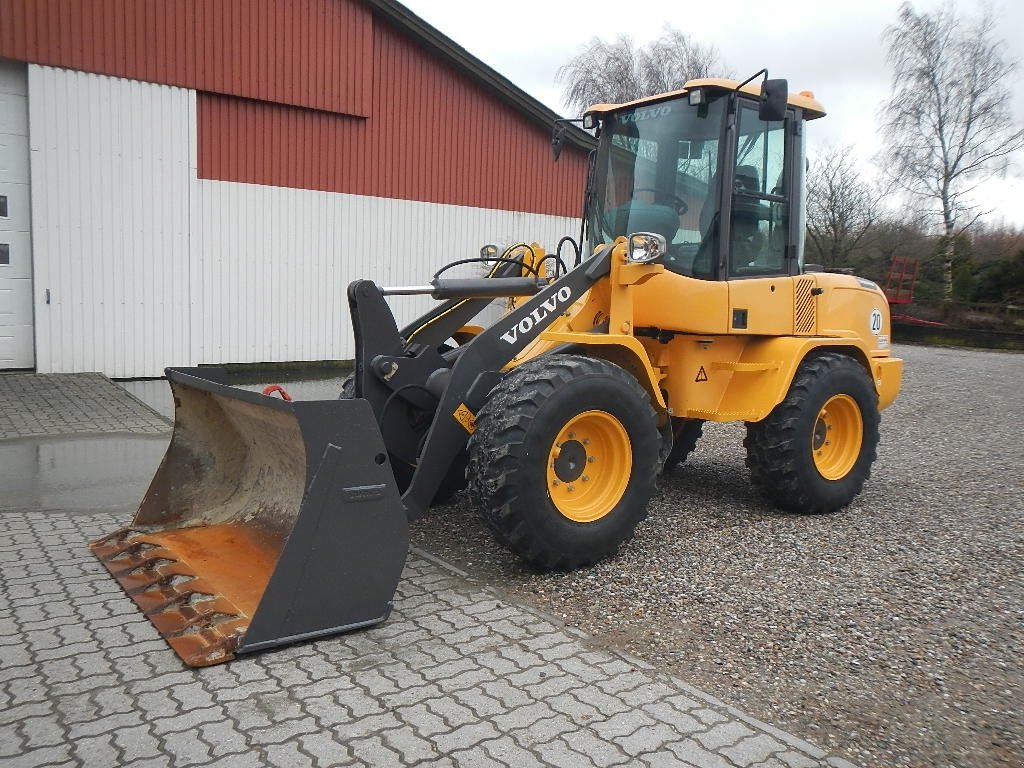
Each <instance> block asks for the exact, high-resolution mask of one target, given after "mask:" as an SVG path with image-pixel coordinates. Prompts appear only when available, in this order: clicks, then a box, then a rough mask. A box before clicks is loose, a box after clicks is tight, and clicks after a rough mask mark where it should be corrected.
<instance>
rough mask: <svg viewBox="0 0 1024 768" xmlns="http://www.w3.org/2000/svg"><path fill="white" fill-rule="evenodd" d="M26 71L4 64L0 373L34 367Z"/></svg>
mask: <svg viewBox="0 0 1024 768" xmlns="http://www.w3.org/2000/svg"><path fill="white" fill-rule="evenodd" d="M27 72H28V68H27V66H26V65H25V64H23V63H21V62H17V61H6V60H3V59H0V368H32V367H33V366H34V365H35V349H34V336H33V333H32V234H31V226H32V217H31V215H30V211H29V186H28V183H29V178H28V84H27V81H28V76H27Z"/></svg>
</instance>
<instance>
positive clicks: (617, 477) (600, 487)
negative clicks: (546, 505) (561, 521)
mask: <svg viewBox="0 0 1024 768" xmlns="http://www.w3.org/2000/svg"><path fill="white" fill-rule="evenodd" d="M547 467H548V469H547V484H548V495H549V496H550V497H551V501H552V503H553V504H554V505H555V507H556V508H557V509H558V511H559V512H561V513H562V515H564V516H565V517H567V518H568V519H570V520H572V521H573V522H576V523H590V522H593V521H595V520H599V519H601V518H602V517H604V516H605V515H607V514H608V513H609V512H611V511H612V510H613V509H614V508H615V505H617V504H618V503H619V500H620V499H621V498H622V494H623V493H625V491H626V486H627V485H629V478H630V476H631V473H632V469H633V450H632V446H631V445H630V442H629V435H628V434H627V433H626V430H625V428H624V427H623V426H622V424H621V423H620V422H619V420H618V419H617V418H615V417H614V416H613V415H612V414H610V413H608V412H606V411H586V412H584V413H580V414H577V415H576V416H573V417H572V418H571V419H569V420H568V421H567V422H566V423H565V425H564V426H563V427H562V429H561V430H559V432H558V435H556V437H555V440H554V442H553V443H552V446H551V451H550V454H549V455H548V464H547Z"/></svg>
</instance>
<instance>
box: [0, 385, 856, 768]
mask: <svg viewBox="0 0 1024 768" xmlns="http://www.w3.org/2000/svg"><path fill="white" fill-rule="evenodd" d="M86 376H87V378H86V379H84V380H83V381H67V380H63V381H60V382H53V381H46V380H45V379H46V377H39V376H34V375H33V376H26V377H21V376H17V375H11V374H6V375H0V412H3V418H2V419H0V425H5V426H4V428H5V430H6V431H5V432H4V433H2V434H3V438H2V439H0V764H2V765H4V766H26V767H27V766H44V765H78V766H84V765H88V766H93V765H104V766H120V765H132V766H171V765H203V766H206V765H218V766H227V765H238V766H305V765H310V766H329V765H371V766H412V765H432V766H433V765H439V766H490V765H495V766H517V767H518V766H531V765H537V766H544V765H547V766H597V765H602V766H603V765H649V766H670V765H672V766H717V767H718V768H737V767H739V768H780V766H781V767H783V768H785V767H787V766H789V767H797V766H800V767H806V766H812V767H813V766H831V767H832V768H844V767H848V766H850V763H848V762H846V761H845V760H842V759H840V758H837V757H834V756H829V755H828V754H827V753H826V752H825V751H824V750H822V749H820V748H819V747H817V746H815V745H813V744H811V743H809V742H807V741H804V740H802V739H800V738H798V737H796V736H794V735H792V734H789V733H786V732H784V731H781V730H779V729H777V728H774V727H772V726H771V725H768V724H766V723H763V722H760V721H758V720H756V719H754V718H751V717H749V716H747V715H745V714H744V713H742V712H740V711H738V710H736V709H734V708H732V707H730V706H728V705H726V704H724V703H723V702H721V701H719V700H718V699H716V698H715V697H713V696H710V695H708V694H706V693H704V692H702V691H700V690H697V689H696V688H694V687H692V686H690V685H688V684H687V683H686V682H684V681H683V680H681V679H679V678H677V677H673V676H670V675H667V674H664V673H662V672H659V671H658V670H657V669H655V668H654V667H652V666H650V665H649V664H646V663H644V662H641V661H639V660H637V659H635V658H632V657H630V656H627V655H624V654H622V653H621V652H619V651H617V650H614V649H610V648H607V647H605V646H603V645H601V644H599V643H597V642H595V641H594V640H593V639H592V638H590V637H588V636H586V635H584V634H582V633H580V632H578V631H576V630H573V629H570V628H567V627H565V626H564V625H562V624H561V623H560V622H559V621H558V620H557V619H554V618H552V617H550V616H547V615H545V614H543V613H540V612H538V611H536V610H534V609H531V608H528V607H526V606H524V605H521V604H518V603H516V602H515V601H513V600H509V599H508V597H507V596H506V595H505V594H504V593H503V592H501V590H500V589H498V588H495V587H492V586H489V585H487V584H483V583H480V582H478V581H475V580H473V579H471V578H469V577H467V576H466V574H464V573H462V572H461V571H459V570H457V569H455V568H453V567H452V566H450V565H448V564H446V563H444V562H441V561H439V560H437V559H436V558H434V557H433V556H431V555H429V554H428V553H426V552H422V551H418V550H413V551H412V552H411V553H410V555H409V558H408V561H407V563H406V568H405V571H404V572H403V577H402V581H401V583H400V585H399V588H398V592H397V594H396V597H395V608H394V612H393V614H392V616H391V618H390V619H389V620H388V621H387V622H385V623H384V624H382V625H379V626H377V627H374V628H371V629H368V630H363V631H358V632H352V633H349V634H346V635H341V636H338V637H332V638H327V639H323V640H318V641H316V642H309V643H302V644H298V645H295V646H291V647H288V648H284V649H281V650H277V651H274V652H270V653H265V654H259V655H254V656H246V657H244V658H239V659H237V660H235V661H234V662H231V663H230V664H227V665H222V666H219V667H211V668H207V669H198V670H197V669H189V668H185V667H184V666H183V665H182V664H181V663H180V662H179V661H178V659H177V657H176V656H175V655H174V653H173V652H172V651H171V650H170V648H169V647H168V646H167V645H166V644H165V643H164V641H163V640H162V639H161V637H160V636H159V634H158V633H157V631H156V630H155V629H154V628H153V626H152V625H151V624H150V623H149V621H148V620H147V619H146V618H145V617H144V616H142V615H141V614H140V613H139V612H138V610H137V609H136V607H135V605H134V604H133V603H132V602H131V600H130V599H129V598H128V597H127V596H126V595H125V594H124V593H123V592H122V591H121V589H120V587H119V586H118V585H117V583H116V582H114V581H113V580H112V579H111V578H110V577H109V575H108V574H107V572H106V570H105V569H104V568H103V566H102V565H101V564H100V563H99V562H98V561H97V560H96V559H95V558H94V557H93V556H92V554H91V553H90V552H89V550H88V549H87V548H86V543H87V542H88V541H89V540H90V539H92V538H94V537H96V536H99V535H101V534H103V533H107V532H110V531H112V530H114V529H116V528H117V527H119V526H121V525H124V524H126V523H128V521H129V520H130V517H131V514H132V512H133V511H134V509H135V507H136V506H137V503H138V500H139V498H140V497H141V495H142V493H143V492H144V490H145V488H146V487H147V485H148V482H149V479H150V476H151V474H152V472H153V469H154V468H155V466H156V464H157V463H158V462H159V460H160V457H161V455H162V453H163V446H164V445H165V444H166V441H167V439H168V437H169V433H168V422H167V421H166V419H164V418H163V417H161V416H160V415H159V414H157V413H155V412H152V411H149V410H148V409H147V408H145V407H144V406H141V404H140V402H139V400H138V399H136V397H133V396H131V395H129V394H128V392H127V391H125V390H123V389H120V388H118V387H116V386H115V385H114V384H112V383H110V382H108V381H106V380H103V381H99V380H97V378H96V375H95V374H88V375H86ZM19 379H21V380H19ZM325 381H329V380H321V381H320V383H318V384H317V385H316V386H317V387H318V388H320V389H319V390H317V391H320V392H323V391H333V392H334V393H335V394H336V392H337V388H336V387H337V386H338V384H337V382H332V383H330V384H328V383H324V382H325ZM251 386H253V387H256V386H258V385H251ZM65 388H66V389H67V390H68V391H70V392H72V393H73V395H69V396H65V392H64V390H65ZM291 388H292V389H293V391H294V394H295V395H296V396H300V397H301V396H304V393H305V392H307V390H306V389H305V388H303V387H294V386H293V387H291ZM154 391H156V392H158V391H159V389H158V388H154ZM33 393H35V395H33ZM33 396H35V397H36V399H37V400H38V402H33ZM314 396H317V397H323V395H322V394H320V395H314ZM331 396H333V395H331ZM13 403H17V408H18V409H20V410H19V411H14V410H13V407H14V406H12V404H13ZM18 425H22V426H23V428H24V430H25V431H26V432H28V433H29V434H28V435H26V436H18V433H17V432H16V428H17V427H18Z"/></svg>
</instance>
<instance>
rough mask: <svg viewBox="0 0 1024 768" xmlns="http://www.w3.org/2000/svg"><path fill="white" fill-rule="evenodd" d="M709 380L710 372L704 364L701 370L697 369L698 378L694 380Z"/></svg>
mask: <svg viewBox="0 0 1024 768" xmlns="http://www.w3.org/2000/svg"><path fill="white" fill-rule="evenodd" d="M707 380H708V372H707V371H705V370H704V366H703V365H702V366H701V367H700V370H699V371H697V378H696V379H694V381H707Z"/></svg>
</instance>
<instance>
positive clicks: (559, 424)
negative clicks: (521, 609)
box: [466, 355, 661, 570]
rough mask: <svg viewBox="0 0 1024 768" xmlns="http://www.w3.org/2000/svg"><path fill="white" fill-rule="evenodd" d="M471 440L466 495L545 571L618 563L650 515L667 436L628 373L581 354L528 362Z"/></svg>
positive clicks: (496, 393) (501, 390)
mask: <svg viewBox="0 0 1024 768" xmlns="http://www.w3.org/2000/svg"><path fill="white" fill-rule="evenodd" d="M476 425H477V429H476V431H475V432H474V434H473V436H472V437H471V438H470V440H469V466H468V468H467V470H466V477H467V479H468V481H469V484H468V491H469V494H470V498H471V499H472V501H473V505H474V506H475V507H476V509H477V511H478V513H479V514H480V515H481V517H482V518H483V519H484V521H485V522H486V523H487V525H488V526H489V527H490V528H491V530H492V531H493V532H494V534H495V536H496V538H497V539H498V540H499V541H500V542H502V543H503V544H505V545H506V546H508V547H509V548H510V549H511V550H512V551H513V552H515V553H516V554H517V555H519V556H520V557H521V558H523V559H524V560H526V561H527V562H529V563H531V564H532V565H534V566H535V567H537V568H540V569H543V570H552V569H559V570H567V569H571V568H578V567H581V566H585V565H590V564H592V563H595V562H597V561H598V560H601V559H602V558H605V557H608V556H609V555H611V554H613V553H614V552H615V551H616V550H617V549H618V547H619V545H620V544H622V542H624V541H626V540H628V539H629V538H631V537H632V535H633V532H634V529H635V528H636V526H637V524H638V523H639V522H640V521H641V520H643V519H644V518H645V517H646V516H647V504H648V502H649V501H650V498H651V496H652V494H653V493H654V490H655V475H656V474H657V471H658V468H659V455H658V454H659V449H660V446H661V434H660V433H659V431H658V425H657V417H656V415H655V412H654V409H653V408H652V407H651V403H650V398H649V397H648V395H647V392H646V391H645V390H644V389H643V387H641V386H640V384H639V383H638V382H637V381H636V379H634V378H633V377H632V376H631V375H630V374H628V373H627V372H626V371H624V370H623V369H622V368H620V367H618V366H617V365H613V364H612V363H609V362H606V361H604V360H599V359H593V358H588V357H582V356H577V355H551V356H548V357H544V358H540V359H537V360H532V361H530V362H527V363H524V364H523V365H522V366H520V367H519V368H517V369H516V370H515V371H513V372H512V373H511V374H509V375H508V376H506V377H505V379H503V380H502V382H501V383H500V384H498V386H496V387H495V388H494V389H493V390H492V391H491V395H490V399H489V400H488V402H487V403H486V404H485V405H484V407H483V408H481V409H480V412H479V413H478V414H477V415H476Z"/></svg>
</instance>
